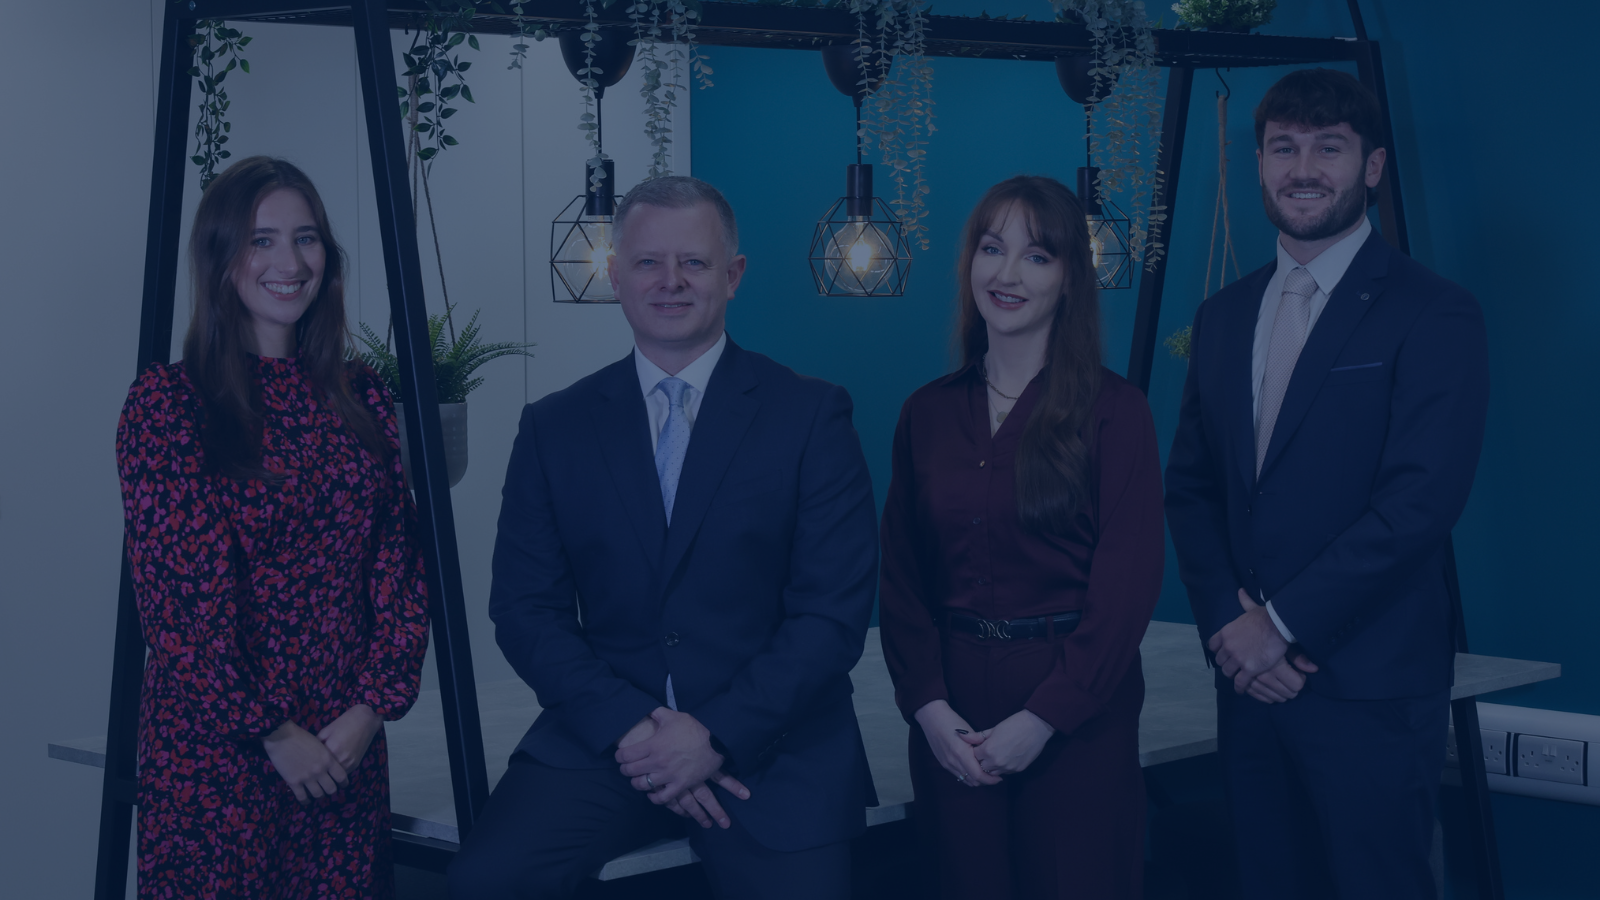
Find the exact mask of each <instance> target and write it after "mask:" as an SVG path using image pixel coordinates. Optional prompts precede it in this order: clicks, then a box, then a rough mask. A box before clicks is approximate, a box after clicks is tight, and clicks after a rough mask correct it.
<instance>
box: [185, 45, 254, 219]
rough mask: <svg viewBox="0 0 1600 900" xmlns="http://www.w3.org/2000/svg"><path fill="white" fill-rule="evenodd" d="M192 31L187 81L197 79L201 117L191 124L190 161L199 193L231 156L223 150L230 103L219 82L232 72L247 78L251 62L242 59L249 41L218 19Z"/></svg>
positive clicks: (231, 127)
mask: <svg viewBox="0 0 1600 900" xmlns="http://www.w3.org/2000/svg"><path fill="white" fill-rule="evenodd" d="M195 28H196V30H195V33H194V34H191V35H189V48H190V49H191V50H192V51H194V53H195V60H196V63H195V65H193V66H190V67H189V77H191V78H194V79H196V84H197V85H198V86H199V88H200V116H199V119H198V120H196V122H195V124H194V145H195V146H194V155H193V156H191V157H189V159H190V161H191V162H193V163H194V164H195V165H197V166H199V167H200V189H201V190H205V188H206V185H209V184H210V183H211V181H212V179H214V178H216V177H217V165H218V163H221V162H222V161H223V160H225V159H227V158H228V157H230V156H232V155H233V154H232V153H230V152H229V151H227V150H225V149H223V146H222V145H223V144H226V143H227V142H228V133H229V132H231V131H232V130H233V123H232V122H229V121H228V120H227V118H226V116H227V113H228V107H229V106H231V105H232V102H231V101H229V100H228V91H227V89H226V88H224V87H223V86H222V82H223V81H224V80H225V79H226V78H227V77H228V73H229V72H232V71H233V70H234V69H238V70H239V71H241V72H244V73H245V74H246V75H248V74H250V61H249V60H247V59H245V58H244V57H243V56H242V55H241V53H242V52H243V50H244V48H245V47H247V46H249V44H250V38H248V37H246V36H245V35H244V34H243V33H241V32H240V31H239V29H237V28H229V27H228V23H226V22H224V21H222V20H221V19H202V20H200V21H199V22H197V23H195ZM223 60H227V65H223V64H222V62H223Z"/></svg>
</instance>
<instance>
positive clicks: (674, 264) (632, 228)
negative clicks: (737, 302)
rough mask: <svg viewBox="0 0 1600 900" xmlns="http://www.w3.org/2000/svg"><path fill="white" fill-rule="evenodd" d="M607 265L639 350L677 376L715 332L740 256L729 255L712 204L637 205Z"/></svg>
mask: <svg viewBox="0 0 1600 900" xmlns="http://www.w3.org/2000/svg"><path fill="white" fill-rule="evenodd" d="M610 264H611V265H610V275H611V286H612V289H613V290H614V291H615V292H616V295H617V300H618V301H619V302H620V303H621V304H622V314H623V316H624V317H626V318H627V320H628V325H629V326H631V327H632V328H633V337H634V340H635V341H636V342H637V343H638V345H639V349H640V350H642V351H644V354H645V356H646V357H648V358H649V359H650V360H651V361H652V362H654V363H655V364H656V365H658V366H660V367H661V368H662V369H664V370H666V371H667V372H668V373H670V374H676V373H677V371H678V370H680V369H682V368H683V366H685V365H688V364H689V363H690V362H693V361H694V360H695V359H696V358H698V357H699V356H700V354H701V353H704V352H705V351H706V350H708V349H710V348H711V345H713V344H715V343H716V342H717V339H718V338H720V337H721V336H722V331H723V328H724V322H725V320H726V313H727V309H728V301H729V300H731V299H733V295H734V292H735V291H736V290H738V288H739V281H740V279H741V278H742V277H743V276H744V266H745V258H744V257H743V256H742V255H740V256H734V257H733V258H732V259H729V258H728V249H727V246H726V244H725V243H724V241H723V234H722V220H721V219H720V218H719V217H718V215H717V211H716V209H715V208H714V207H712V205H711V204H709V203H696V204H695V205H693V206H689V207H684V208H681V209H673V208H669V207H663V206H652V205H650V204H647V203H641V204H639V205H638V206H636V207H634V208H633V210H632V211H630V212H629V214H628V224H627V228H625V229H623V231H622V233H621V234H620V235H619V240H618V241H617V244H616V246H615V247H614V248H613V251H612V256H611V259H610Z"/></svg>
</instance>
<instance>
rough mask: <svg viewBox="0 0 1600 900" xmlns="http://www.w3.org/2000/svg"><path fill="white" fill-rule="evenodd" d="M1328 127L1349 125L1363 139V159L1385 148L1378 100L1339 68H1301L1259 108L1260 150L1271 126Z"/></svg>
mask: <svg viewBox="0 0 1600 900" xmlns="http://www.w3.org/2000/svg"><path fill="white" fill-rule="evenodd" d="M1268 122H1280V123H1282V124H1284V125H1298V126H1300V127H1302V128H1327V127H1331V126H1333V125H1338V124H1339V123H1341V122H1347V123H1349V125H1350V130H1351V131H1354V132H1355V133H1356V136H1357V137H1359V138H1361V158H1362V159H1366V158H1367V157H1369V156H1371V155H1372V151H1374V150H1376V149H1378V148H1379V147H1382V146H1385V144H1384V134H1383V112H1382V109H1381V108H1380V107H1379V106H1378V97H1377V95H1376V94H1373V93H1372V91H1370V90H1368V89H1367V86H1366V85H1364V84H1362V83H1361V82H1359V81H1357V80H1355V78H1353V77H1351V76H1350V75H1349V74H1347V73H1345V72H1340V71H1338V70H1336V69H1300V70H1299V71H1296V72H1290V73H1289V74H1287V75H1285V76H1283V77H1282V78H1280V79H1278V83H1277V84H1274V85H1273V86H1272V87H1270V88H1268V89H1267V93H1266V94H1265V95H1264V96H1263V97H1262V98H1261V103H1260V104H1259V105H1258V106H1257V107H1256V149H1257V150H1260V149H1261V148H1262V141H1263V140H1264V139H1265V138H1266V134H1267V123H1268Z"/></svg>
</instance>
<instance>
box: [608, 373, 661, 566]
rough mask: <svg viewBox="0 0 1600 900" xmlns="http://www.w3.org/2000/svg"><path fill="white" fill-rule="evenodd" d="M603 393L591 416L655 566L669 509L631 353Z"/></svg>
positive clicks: (646, 554) (615, 480)
mask: <svg viewBox="0 0 1600 900" xmlns="http://www.w3.org/2000/svg"><path fill="white" fill-rule="evenodd" d="M600 395H601V399H600V402H598V403H596V404H595V407H594V410H593V412H592V419H593V422H594V428H595V433H596V435H597V436H598V437H599V439H600V452H601V455H602V456H604V457H605V461H606V468H607V469H608V470H609V471H610V473H611V481H612V483H613V484H615V485H616V488H617V493H618V494H620V495H621V497H622V506H623V508H624V509H625V510H627V512H628V521H629V522H630V523H631V524H632V526H633V530H634V533H635V534H636V535H638V538H639V544H640V545H641V546H642V547H643V549H644V558H645V559H646V560H649V562H650V564H651V566H655V565H656V563H657V562H658V561H659V560H660V559H661V548H662V545H663V544H664V543H665V542H666V537H667V510H666V506H665V505H664V504H663V503H662V502H661V481H660V480H659V479H658V478H657V477H656V469H655V463H654V455H653V454H652V453H651V452H650V417H649V415H648V414H647V413H646V412H645V408H644V394H643V393H642V392H641V391H640V390H639V376H638V370H637V369H636V368H635V367H634V362H633V355H632V354H629V355H628V356H626V357H624V358H623V360H622V361H621V362H619V363H616V364H614V365H612V366H610V367H609V368H608V369H607V371H606V373H605V377H604V378H603V379H602V381H601V384H600Z"/></svg>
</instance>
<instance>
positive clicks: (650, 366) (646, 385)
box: [633, 331, 728, 397]
mask: <svg viewBox="0 0 1600 900" xmlns="http://www.w3.org/2000/svg"><path fill="white" fill-rule="evenodd" d="M727 346H728V333H727V332H726V331H724V332H723V333H722V336H721V337H719V338H717V342H716V343H715V344H712V345H711V349H709V350H707V351H706V352H704V353H702V354H700V357H699V358H698V359H696V360H695V361H694V362H692V363H689V364H688V365H687V366H684V367H683V371H681V372H679V373H678V377H679V378H681V379H683V380H684V381H685V382H687V383H688V385H689V387H692V388H694V389H695V390H697V391H699V392H700V394H701V395H702V396H704V395H705V392H706V386H707V385H709V384H710V383H711V373H712V371H714V370H715V369H716V368H717V361H718V360H720V359H722V351H723V350H725V349H727ZM633 365H634V368H635V369H637V370H638V372H639V390H640V391H642V392H643V393H644V395H645V396H646V397H648V396H650V392H651V391H653V390H655V389H656V385H658V384H660V383H661V379H663V378H668V377H670V376H669V375H667V372H666V370H665V369H663V368H661V367H660V366H658V365H656V364H655V363H653V362H651V361H650V360H649V358H648V357H646V356H645V355H644V352H643V351H641V350H640V349H639V343H638V342H637V341H635V342H634V344H633Z"/></svg>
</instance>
